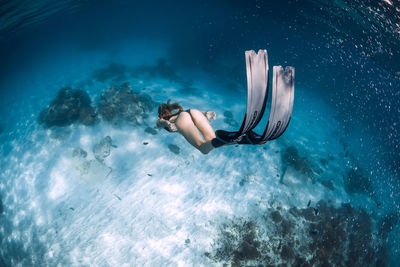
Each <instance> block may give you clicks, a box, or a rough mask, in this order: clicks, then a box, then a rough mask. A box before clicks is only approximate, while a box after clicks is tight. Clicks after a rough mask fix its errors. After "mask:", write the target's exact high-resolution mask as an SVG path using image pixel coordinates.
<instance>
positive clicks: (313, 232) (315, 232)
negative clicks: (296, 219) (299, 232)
mask: <svg viewBox="0 0 400 267" xmlns="http://www.w3.org/2000/svg"><path fill="white" fill-rule="evenodd" d="M310 234H312V235H316V234H318V231H317V230H314V229H313V230H310Z"/></svg>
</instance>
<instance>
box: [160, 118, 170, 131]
mask: <svg viewBox="0 0 400 267" xmlns="http://www.w3.org/2000/svg"><path fill="white" fill-rule="evenodd" d="M157 128H164V129H165V130H167V131H168V132H172V127H171V123H170V122H169V121H167V120H164V119H158V121H157Z"/></svg>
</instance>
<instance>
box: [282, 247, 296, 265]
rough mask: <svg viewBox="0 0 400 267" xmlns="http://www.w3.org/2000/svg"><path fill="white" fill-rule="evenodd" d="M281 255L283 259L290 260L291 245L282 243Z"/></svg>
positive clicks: (291, 257) (292, 255) (291, 256)
mask: <svg viewBox="0 0 400 267" xmlns="http://www.w3.org/2000/svg"><path fill="white" fill-rule="evenodd" d="M281 257H282V259H283V260H285V261H287V262H288V261H289V262H290V261H291V260H292V259H293V258H294V252H293V249H292V248H291V247H289V246H288V245H284V246H283V247H282V251H281Z"/></svg>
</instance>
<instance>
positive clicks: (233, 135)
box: [213, 49, 269, 147]
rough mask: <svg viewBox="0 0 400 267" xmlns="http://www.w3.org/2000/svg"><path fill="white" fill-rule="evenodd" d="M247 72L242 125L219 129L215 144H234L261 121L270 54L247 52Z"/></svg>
mask: <svg viewBox="0 0 400 267" xmlns="http://www.w3.org/2000/svg"><path fill="white" fill-rule="evenodd" d="M245 57H246V73H247V107H246V114H245V116H244V119H243V122H242V125H241V127H240V129H239V131H237V132H228V131H224V130H217V131H216V132H215V133H216V136H217V138H216V140H214V141H213V146H215V147H219V146H222V145H228V144H234V143H236V142H238V141H240V140H241V139H242V138H243V136H244V135H245V134H246V133H247V132H249V131H251V130H252V129H254V128H255V127H256V126H257V124H258V123H259V122H260V120H261V118H262V116H263V114H264V110H265V104H266V102H267V97H268V70H269V68H268V54H267V50H265V49H264V50H262V49H260V50H259V51H258V53H256V52H255V51H254V50H249V51H246V52H245Z"/></svg>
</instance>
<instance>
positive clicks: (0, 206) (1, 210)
mask: <svg viewBox="0 0 400 267" xmlns="http://www.w3.org/2000/svg"><path fill="white" fill-rule="evenodd" d="M3 212H4V207H3V201H2V200H1V196H0V214H2V213H3Z"/></svg>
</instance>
